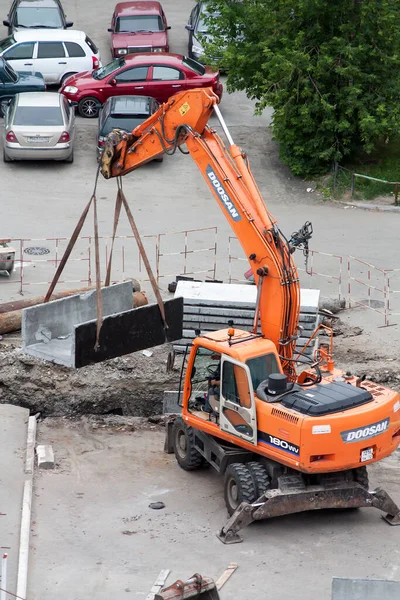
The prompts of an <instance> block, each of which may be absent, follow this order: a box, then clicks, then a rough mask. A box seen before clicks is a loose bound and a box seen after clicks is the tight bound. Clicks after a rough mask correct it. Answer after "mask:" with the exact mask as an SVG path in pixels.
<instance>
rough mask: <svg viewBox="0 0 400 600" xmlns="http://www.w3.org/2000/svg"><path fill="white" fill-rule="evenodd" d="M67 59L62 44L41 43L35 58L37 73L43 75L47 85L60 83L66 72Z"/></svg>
mask: <svg viewBox="0 0 400 600" xmlns="http://www.w3.org/2000/svg"><path fill="white" fill-rule="evenodd" d="M66 67H67V57H66V54H65V48H64V44H63V43H62V42H39V43H38V48H37V56H36V58H34V68H35V71H36V73H41V74H42V75H43V77H44V80H45V81H46V83H49V84H52V83H53V84H55V83H59V81H60V74H61V73H63V72H65V69H66Z"/></svg>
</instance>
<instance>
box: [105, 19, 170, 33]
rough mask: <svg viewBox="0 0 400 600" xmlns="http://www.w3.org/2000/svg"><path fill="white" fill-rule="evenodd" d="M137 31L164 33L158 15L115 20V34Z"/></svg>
mask: <svg viewBox="0 0 400 600" xmlns="http://www.w3.org/2000/svg"><path fill="white" fill-rule="evenodd" d="M138 31H150V32H154V31H164V24H163V22H162V19H161V17H159V16H158V15H136V16H132V17H118V18H117V22H116V24H115V32H116V33H136V32H138Z"/></svg>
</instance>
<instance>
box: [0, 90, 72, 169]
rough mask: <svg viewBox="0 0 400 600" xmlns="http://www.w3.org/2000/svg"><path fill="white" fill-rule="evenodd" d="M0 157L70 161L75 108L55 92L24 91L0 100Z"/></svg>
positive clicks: (7, 158) (8, 160) (6, 158)
mask: <svg viewBox="0 0 400 600" xmlns="http://www.w3.org/2000/svg"><path fill="white" fill-rule="evenodd" d="M1 107H2V110H3V113H4V130H3V135H2V137H3V159H4V162H10V161H12V160H65V161H66V162H70V163H72V162H73V160H74V149H73V143H74V137H75V109H74V107H73V106H72V105H71V104H70V102H69V101H68V100H67V99H66V98H65V96H62V95H61V94H58V93H50V92H25V93H23V94H17V95H16V96H15V97H14V98H12V99H11V100H8V101H6V102H4V101H3V102H2V103H1Z"/></svg>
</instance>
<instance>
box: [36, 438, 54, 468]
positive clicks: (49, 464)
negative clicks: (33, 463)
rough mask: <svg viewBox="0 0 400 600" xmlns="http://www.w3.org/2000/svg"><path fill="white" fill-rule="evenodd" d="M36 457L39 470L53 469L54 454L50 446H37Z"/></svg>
mask: <svg viewBox="0 0 400 600" xmlns="http://www.w3.org/2000/svg"><path fill="white" fill-rule="evenodd" d="M36 455H37V461H38V467H39V469H54V452H53V447H52V446H51V445H50V444H39V445H38V446H37V447H36Z"/></svg>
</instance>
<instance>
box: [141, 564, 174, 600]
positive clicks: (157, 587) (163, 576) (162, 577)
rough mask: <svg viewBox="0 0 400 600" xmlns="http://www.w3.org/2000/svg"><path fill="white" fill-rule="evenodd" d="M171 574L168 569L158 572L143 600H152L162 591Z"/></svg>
mask: <svg viewBox="0 0 400 600" xmlns="http://www.w3.org/2000/svg"><path fill="white" fill-rule="evenodd" d="M170 573H171V571H170V570H169V569H163V570H162V571H160V572H159V574H158V577H157V579H156V580H155V582H154V583H153V586H152V588H151V590H150V592H149V593H148V594H147V596H146V599H145V600H154V597H155V595H156V594H158V592H160V591H161V590H162V588H163V587H164V584H165V582H166V581H167V578H168V575H169V574H170Z"/></svg>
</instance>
